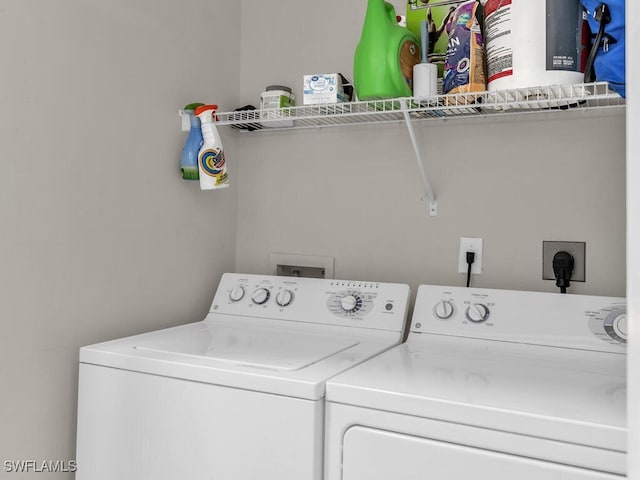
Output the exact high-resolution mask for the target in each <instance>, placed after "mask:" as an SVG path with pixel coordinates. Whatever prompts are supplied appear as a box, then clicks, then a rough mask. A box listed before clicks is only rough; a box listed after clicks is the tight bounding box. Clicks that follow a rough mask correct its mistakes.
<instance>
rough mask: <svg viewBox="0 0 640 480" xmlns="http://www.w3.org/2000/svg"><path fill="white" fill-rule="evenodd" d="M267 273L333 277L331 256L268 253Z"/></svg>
mask: <svg viewBox="0 0 640 480" xmlns="http://www.w3.org/2000/svg"><path fill="white" fill-rule="evenodd" d="M269 273H270V274H271V275H284V276H296V277H313V278H333V257H321V256H315V255H295V254H288V253H270V254H269Z"/></svg>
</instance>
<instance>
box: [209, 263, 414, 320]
mask: <svg viewBox="0 0 640 480" xmlns="http://www.w3.org/2000/svg"><path fill="white" fill-rule="evenodd" d="M408 303H409V286H408V285H403V284H397V283H379V282H362V281H348V280H329V279H316V278H301V277H278V276H271V275H242V274H231V273H226V274H224V275H223V276H222V279H221V281H220V285H219V286H218V291H217V292H216V295H215V298H214V300H213V304H212V305H211V310H210V313H211V314H230V315H242V316H247V317H261V318H270V319H276V320H288V321H299V322H307V323H323V324H333V325H349V326H362V327H367V328H373V329H381V330H393V331H397V332H401V331H403V329H404V325H405V320H406V316H407V311H408Z"/></svg>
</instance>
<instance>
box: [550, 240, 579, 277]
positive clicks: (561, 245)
mask: <svg viewBox="0 0 640 480" xmlns="http://www.w3.org/2000/svg"><path fill="white" fill-rule="evenodd" d="M586 249H587V244H586V242H552V241H543V242H542V279H543V280H555V279H556V277H555V275H554V274H553V256H554V255H555V254H556V253H558V252H561V251H565V252H569V253H570V254H571V255H573V274H572V275H571V281H572V282H585V281H586V267H585V258H586Z"/></svg>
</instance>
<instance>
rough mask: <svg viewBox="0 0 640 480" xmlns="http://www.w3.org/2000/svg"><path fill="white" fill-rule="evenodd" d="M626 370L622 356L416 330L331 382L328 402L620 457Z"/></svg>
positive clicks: (623, 423) (624, 359)
mask: <svg viewBox="0 0 640 480" xmlns="http://www.w3.org/2000/svg"><path fill="white" fill-rule="evenodd" d="M417 337H418V338H417ZM625 368H626V357H625V355H622V354H614V353H603V352H592V351H583V350H574V349H564V348H555V347H542V346H533V345H523V344H514V343H507V342H497V341H490V340H478V339H467V338H456V337H447V336H441V335H430V334H417V335H413V336H411V337H410V338H409V340H408V341H407V343H405V344H403V345H399V346H397V347H395V348H393V349H391V350H390V351H388V352H386V353H384V354H382V355H380V356H378V357H376V358H373V359H372V360H370V361H368V362H365V363H363V364H362V365H360V366H358V367H355V368H353V369H351V370H349V371H348V372H345V373H343V374H341V375H338V376H337V377H335V378H334V379H332V380H331V381H329V382H328V383H327V400H328V401H330V402H340V403H345V404H349V405H356V406H362V407H367V408H371V409H376V410H385V411H391V412H398V413H403V414H407V415H412V416H419V417H424V418H431V419H437V420H444V421H449V422H455V423H461V424H467V425H474V426H479V427H484V428H490V429H494V430H502V431H506V432H513V433H520V434H524V435H531V436H536V437H541V438H549V439H554V440H559V441H565V442H570V443H576V444H581V445H590V446H594V447H599V448H605V449H611V450H618V451H621V452H624V451H625V449H626V375H625Z"/></svg>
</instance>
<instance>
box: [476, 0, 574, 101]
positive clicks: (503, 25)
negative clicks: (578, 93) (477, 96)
mask: <svg viewBox="0 0 640 480" xmlns="http://www.w3.org/2000/svg"><path fill="white" fill-rule="evenodd" d="M484 13H485V22H484V23H485V48H486V59H487V81H488V89H489V90H490V91H495V90H506V89H510V88H526V87H536V86H547V85H568V84H576V83H582V82H583V77H584V61H583V60H582V59H583V58H584V56H583V55H582V52H583V50H584V48H586V45H583V44H582V42H583V39H585V38H586V36H583V35H582V33H583V28H586V17H585V13H584V9H583V8H582V6H581V4H580V1H579V0H552V1H549V0H487V2H486V3H485V5H484Z"/></svg>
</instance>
